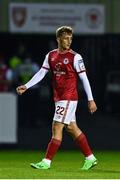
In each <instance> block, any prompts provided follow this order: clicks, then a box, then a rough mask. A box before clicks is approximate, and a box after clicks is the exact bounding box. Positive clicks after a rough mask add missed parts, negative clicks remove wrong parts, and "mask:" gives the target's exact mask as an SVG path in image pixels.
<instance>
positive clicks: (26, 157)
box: [0, 150, 120, 179]
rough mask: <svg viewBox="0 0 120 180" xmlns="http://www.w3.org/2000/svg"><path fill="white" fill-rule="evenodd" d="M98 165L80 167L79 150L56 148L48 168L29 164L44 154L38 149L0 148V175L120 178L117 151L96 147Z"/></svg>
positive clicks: (82, 158) (10, 177) (5, 176)
mask: <svg viewBox="0 0 120 180" xmlns="http://www.w3.org/2000/svg"><path fill="white" fill-rule="evenodd" d="M95 155H96V157H97V158H98V161H99V163H98V165H97V166H95V167H94V168H92V169H90V170H89V171H82V170H81V169H80V168H81V166H82V165H83V161H84V157H83V156H82V154H81V153H80V152H78V151H58V153H57V154H56V156H55V158H54V160H53V162H52V166H51V169H49V170H37V169H33V168H31V167H30V163H31V162H38V161H40V160H41V159H42V158H43V157H44V152H41V151H13V150H11V151H3V150H0V179H119V178H120V151H96V152H95Z"/></svg>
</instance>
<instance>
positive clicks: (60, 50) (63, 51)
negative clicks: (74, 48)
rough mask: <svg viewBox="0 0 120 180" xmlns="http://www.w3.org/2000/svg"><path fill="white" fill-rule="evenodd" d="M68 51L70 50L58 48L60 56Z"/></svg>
mask: <svg viewBox="0 0 120 180" xmlns="http://www.w3.org/2000/svg"><path fill="white" fill-rule="evenodd" d="M70 50H71V49H62V48H58V52H59V53H60V54H65V53H67V52H69V51H70Z"/></svg>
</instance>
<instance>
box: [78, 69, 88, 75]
mask: <svg viewBox="0 0 120 180" xmlns="http://www.w3.org/2000/svg"><path fill="white" fill-rule="evenodd" d="M83 72H86V70H84V71H80V72H77V73H78V74H80V73H83Z"/></svg>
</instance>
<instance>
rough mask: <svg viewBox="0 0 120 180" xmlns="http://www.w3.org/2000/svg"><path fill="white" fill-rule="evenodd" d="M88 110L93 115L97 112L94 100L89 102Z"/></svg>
mask: <svg viewBox="0 0 120 180" xmlns="http://www.w3.org/2000/svg"><path fill="white" fill-rule="evenodd" d="M88 109H89V112H90V113H91V114H93V113H94V112H95V111H96V110H97V106H96V103H95V101H94V100H92V101H88Z"/></svg>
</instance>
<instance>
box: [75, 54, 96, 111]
mask: <svg viewBox="0 0 120 180" xmlns="http://www.w3.org/2000/svg"><path fill="white" fill-rule="evenodd" d="M74 68H75V70H76V72H77V73H78V76H79V78H80V80H81V81H82V84H83V87H84V90H85V92H86V95H87V99H88V109H89V112H90V113H94V112H95V111H96V110H97V106H96V103H95V101H94V99H93V95H92V90H91V86H90V83H89V80H88V77H87V74H86V69H85V65H84V62H83V59H82V57H81V55H80V54H77V55H76V56H75V59H74Z"/></svg>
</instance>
